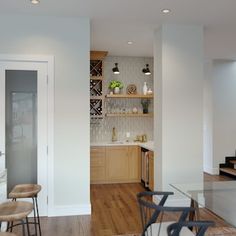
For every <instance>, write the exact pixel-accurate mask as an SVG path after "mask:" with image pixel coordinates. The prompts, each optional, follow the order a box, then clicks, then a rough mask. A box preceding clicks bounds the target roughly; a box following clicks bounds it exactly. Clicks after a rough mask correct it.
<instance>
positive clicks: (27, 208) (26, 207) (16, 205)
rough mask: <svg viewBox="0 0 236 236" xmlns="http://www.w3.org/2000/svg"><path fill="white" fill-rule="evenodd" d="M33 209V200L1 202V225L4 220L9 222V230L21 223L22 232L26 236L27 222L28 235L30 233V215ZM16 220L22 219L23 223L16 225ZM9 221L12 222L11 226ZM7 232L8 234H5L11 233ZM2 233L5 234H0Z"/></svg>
mask: <svg viewBox="0 0 236 236" xmlns="http://www.w3.org/2000/svg"><path fill="white" fill-rule="evenodd" d="M32 210H33V204H32V203H31V202H23V201H18V202H4V203H1V204H0V225H1V224H2V222H7V223H8V224H7V225H8V227H7V231H8V230H9V229H10V230H12V228H13V227H15V226H17V225H21V226H22V234H23V236H26V234H25V224H26V225H27V233H28V235H30V232H29V223H28V215H29V214H30V213H31V212H32ZM15 221H20V222H21V223H18V224H15V225H14V224H13V222H15ZM9 223H11V226H10V227H9ZM5 234H6V235H5V236H8V235H9V233H5ZM1 235H4V233H0V236H1ZM10 235H12V234H10ZM10 235H9V236H10ZM13 235H14V234H13Z"/></svg>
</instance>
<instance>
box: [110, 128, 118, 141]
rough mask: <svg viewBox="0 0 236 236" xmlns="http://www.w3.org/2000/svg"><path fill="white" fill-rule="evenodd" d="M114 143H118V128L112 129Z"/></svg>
mask: <svg viewBox="0 0 236 236" xmlns="http://www.w3.org/2000/svg"><path fill="white" fill-rule="evenodd" d="M111 141H112V142H116V141H117V135H116V128H115V127H113V128H112V138H111Z"/></svg>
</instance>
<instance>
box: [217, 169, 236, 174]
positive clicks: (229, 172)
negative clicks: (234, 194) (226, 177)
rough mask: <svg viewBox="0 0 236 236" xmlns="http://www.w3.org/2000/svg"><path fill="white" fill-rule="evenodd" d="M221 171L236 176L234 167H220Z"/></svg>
mask: <svg viewBox="0 0 236 236" xmlns="http://www.w3.org/2000/svg"><path fill="white" fill-rule="evenodd" d="M220 171H222V172H225V173H228V174H231V175H235V176H236V169H233V168H228V167H223V168H220Z"/></svg>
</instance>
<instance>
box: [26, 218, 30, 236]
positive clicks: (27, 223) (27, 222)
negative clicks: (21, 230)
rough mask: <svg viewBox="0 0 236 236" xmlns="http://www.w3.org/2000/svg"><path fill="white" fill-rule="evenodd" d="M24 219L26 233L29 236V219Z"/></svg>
mask: <svg viewBox="0 0 236 236" xmlns="http://www.w3.org/2000/svg"><path fill="white" fill-rule="evenodd" d="M25 220H26V226H27V234H28V236H30V230H29V220H28V217H26V218H25Z"/></svg>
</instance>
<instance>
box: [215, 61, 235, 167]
mask: <svg viewBox="0 0 236 236" xmlns="http://www.w3.org/2000/svg"><path fill="white" fill-rule="evenodd" d="M212 76H213V79H212V91H213V167H214V168H216V169H218V167H219V163H224V161H225V156H234V155H235V150H236V122H235V121H236V109H235V104H236V63H235V61H222V60H215V61H214V62H213V72H212Z"/></svg>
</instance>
